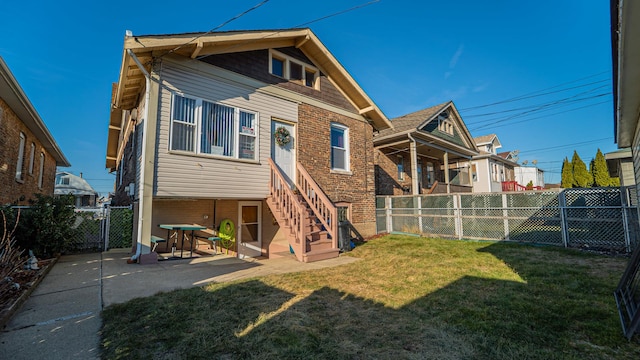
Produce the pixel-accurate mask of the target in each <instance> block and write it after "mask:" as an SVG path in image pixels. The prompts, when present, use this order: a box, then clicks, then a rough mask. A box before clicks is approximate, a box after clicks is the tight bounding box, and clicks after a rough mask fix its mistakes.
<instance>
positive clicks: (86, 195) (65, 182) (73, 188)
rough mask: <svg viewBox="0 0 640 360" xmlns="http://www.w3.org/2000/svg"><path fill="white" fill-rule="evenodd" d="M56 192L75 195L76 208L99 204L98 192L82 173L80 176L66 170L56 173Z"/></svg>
mask: <svg viewBox="0 0 640 360" xmlns="http://www.w3.org/2000/svg"><path fill="white" fill-rule="evenodd" d="M54 194H55V195H57V196H60V195H73V197H74V198H75V206H76V208H83V207H96V206H97V199H98V192H97V191H95V190H94V189H93V187H91V185H89V183H88V182H87V181H86V180H85V179H83V178H82V173H80V176H76V175H73V174H71V173H68V172H64V171H62V172H58V173H56V187H55V191H54Z"/></svg>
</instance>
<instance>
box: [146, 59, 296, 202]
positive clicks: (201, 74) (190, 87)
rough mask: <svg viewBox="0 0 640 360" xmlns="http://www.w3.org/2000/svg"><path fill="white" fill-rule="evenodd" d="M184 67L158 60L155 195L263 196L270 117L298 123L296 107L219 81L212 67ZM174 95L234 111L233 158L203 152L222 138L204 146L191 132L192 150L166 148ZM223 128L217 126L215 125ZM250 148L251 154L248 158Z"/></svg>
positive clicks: (214, 149)
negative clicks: (161, 66)
mask: <svg viewBox="0 0 640 360" xmlns="http://www.w3.org/2000/svg"><path fill="white" fill-rule="evenodd" d="M187 66H188V62H187V65H186V66H183V65H182V64H181V62H180V60H176V59H175V58H171V59H166V61H164V62H163V69H162V74H161V80H162V84H161V91H160V104H159V114H158V116H159V126H158V134H157V148H156V151H157V159H156V168H157V170H156V181H155V187H154V188H155V196H157V197H167V198H168V197H171V198H176V197H188V198H217V199H224V198H226V199H229V198H236V199H262V198H265V197H267V195H268V184H269V165H268V159H269V157H270V147H271V119H272V118H279V119H286V120H288V121H292V122H297V120H298V106H297V103H295V102H293V101H289V100H286V99H282V98H277V97H274V96H270V95H267V94H264V93H261V92H259V91H257V90H256V89H255V88H252V87H249V86H246V85H242V84H239V83H236V82H232V81H231V80H228V79H226V78H223V77H219V76H217V74H221V75H225V74H226V71H225V70H221V69H219V68H216V67H214V66H211V71H210V72H209V70H208V69H207V70H206V71H194V70H192V69H190V68H188V67H187ZM173 94H180V95H181V96H182V94H186V95H185V96H188V97H189V98H193V99H202V101H203V102H205V101H206V102H208V103H211V104H214V105H212V107H215V106H216V105H218V106H221V107H220V108H219V109H224V107H228V108H232V109H234V110H233V111H234V116H235V115H236V114H237V118H234V121H236V123H237V126H238V127H239V131H236V136H235V137H234V140H233V141H234V142H233V148H234V149H235V150H234V151H235V153H234V157H233V158H231V157H227V156H218V155H216V154H213V153H212V151H213V152H216V151H217V152H219V151H221V150H222V149H216V148H213V150H209V152H207V151H206V147H207V146H209V148H211V146H219V145H217V144H225V141H226V140H225V139H221V140H220V141H221V142H217V141H213V140H211V141H210V142H207V141H209V140H206V139H203V138H202V136H205V134H204V133H202V134H201V136H200V137H198V136H197V133H196V137H197V141H196V142H194V146H195V147H194V150H193V151H191V152H185V151H177V150H170V149H171V147H170V146H173V145H172V144H170V138H171V126H172V125H171V123H172V115H173V114H172V97H173ZM207 106H209V105H207ZM196 121H198V117H197V115H196ZM206 122H207V121H203V123H204V125H205V127H207V126H210V124H207V123H206ZM224 125H225V123H224V122H222V123H218V125H217V126H224ZM227 125H228V124H227ZM211 126H212V125H211ZM243 127H244V129H243ZM195 149H197V150H198V151H195ZM251 150H253V151H254V154H255V155H251V154H250V152H251ZM223 151H224V150H223ZM254 157H255V158H254ZM252 159H253V160H252Z"/></svg>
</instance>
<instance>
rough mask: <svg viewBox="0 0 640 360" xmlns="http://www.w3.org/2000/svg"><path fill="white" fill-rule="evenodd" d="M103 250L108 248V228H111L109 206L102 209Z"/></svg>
mask: <svg viewBox="0 0 640 360" xmlns="http://www.w3.org/2000/svg"><path fill="white" fill-rule="evenodd" d="M103 221H104V232H103V236H104V237H103V239H104V251H107V250H109V229H111V206H107V207H106V208H105V209H104V220H103Z"/></svg>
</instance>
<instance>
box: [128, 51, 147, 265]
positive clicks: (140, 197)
mask: <svg viewBox="0 0 640 360" xmlns="http://www.w3.org/2000/svg"><path fill="white" fill-rule="evenodd" d="M127 54H128V55H129V56H130V57H131V59H132V60H133V61H134V62H135V63H136V65H137V66H138V68H139V69H140V71H141V72H142V74H143V75H144V81H145V89H144V103H145V106H144V117H143V119H144V126H143V128H142V151H141V154H142V155H141V157H140V178H139V179H141V181H138V202H139V204H138V209H139V210H138V234H137V236H136V243H137V246H136V253H135V254H133V256H131V260H137V259H138V257H139V256H140V253H141V252H142V231H141V229H142V222H143V221H142V220H143V216H142V215H143V211H142V209H143V206H142V205H143V202H144V196H143V195H144V192H145V191H146V188H145V186H144V181H142V179H144V176H145V166H144V165H145V164H146V160H147V159H146V151H145V149H146V148H147V141H148V135H147V134H148V132H149V131H148V130H149V129H148V127H149V98H150V94H149V92H150V89H151V75H150V74H149V72H147V70H146V69H145V68H144V66H143V65H142V63H141V62H140V60H139V59H138V57H136V55H135V54H134V53H133V51H131V49H127Z"/></svg>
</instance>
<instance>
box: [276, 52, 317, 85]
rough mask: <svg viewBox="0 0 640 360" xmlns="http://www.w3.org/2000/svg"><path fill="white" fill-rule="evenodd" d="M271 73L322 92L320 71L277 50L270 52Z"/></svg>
mask: <svg viewBox="0 0 640 360" xmlns="http://www.w3.org/2000/svg"><path fill="white" fill-rule="evenodd" d="M269 73H270V74H272V75H275V76H278V77H281V78H284V79H287V80H289V81H291V82H294V83H297V84H300V85H303V86H306V87H310V88H313V89H316V90H320V82H319V81H318V77H319V75H320V71H318V69H316V68H314V67H313V66H311V65H309V64H305V63H303V62H301V61H299V60H296V59H294V58H292V57H290V56H287V55H284V54H282V53H280V52H278V51H275V50H270V51H269Z"/></svg>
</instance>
